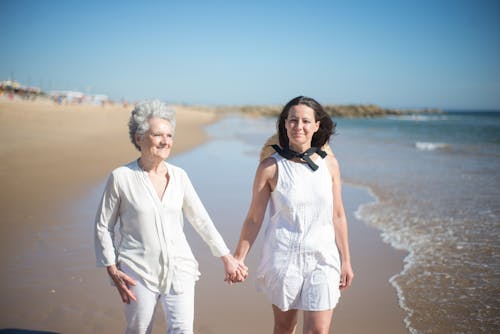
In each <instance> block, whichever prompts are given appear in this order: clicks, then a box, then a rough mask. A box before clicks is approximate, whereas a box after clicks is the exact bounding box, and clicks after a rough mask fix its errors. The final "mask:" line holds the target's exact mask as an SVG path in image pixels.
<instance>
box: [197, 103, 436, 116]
mask: <svg viewBox="0 0 500 334" xmlns="http://www.w3.org/2000/svg"><path fill="white" fill-rule="evenodd" d="M190 108H192V109H200V110H211V111H214V112H219V113H231V112H233V113H234V112H238V113H242V114H244V115H249V116H268V117H276V116H278V115H279V113H280V112H281V109H282V106H278V105H242V106H215V107H208V106H190ZM324 108H325V111H326V112H327V113H328V114H329V115H330V116H333V117H353V118H354V117H381V116H387V115H408V114H422V113H426V114H436V113H441V112H442V111H441V110H439V109H429V108H428V109H391V108H382V107H379V106H377V105H374V104H351V105H324Z"/></svg>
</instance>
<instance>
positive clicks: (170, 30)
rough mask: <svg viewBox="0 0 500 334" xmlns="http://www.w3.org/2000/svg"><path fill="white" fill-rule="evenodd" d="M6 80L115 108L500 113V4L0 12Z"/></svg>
mask: <svg viewBox="0 0 500 334" xmlns="http://www.w3.org/2000/svg"><path fill="white" fill-rule="evenodd" d="M0 29H1V30H0V31H1V33H0V48H1V51H0V80H3V79H8V78H10V77H11V76H14V79H16V80H18V81H20V82H21V83H23V84H25V85H27V84H31V85H34V86H41V87H42V88H43V89H44V90H56V89H71V90H78V91H82V92H85V93H91V94H97V93H102V94H107V95H109V96H110V97H111V98H114V99H120V98H122V97H123V98H126V99H128V100H139V99H149V98H159V99H162V100H166V101H171V102H185V103H203V104H267V103H272V104H283V103H285V102H286V101H288V100H289V99H290V98H292V97H295V96H297V95H302V94H303V95H309V96H312V97H314V98H316V99H318V100H319V101H320V102H322V103H334V104H347V103H375V104H378V105H380V106H384V107H407V108H421V107H437V108H444V109H457V108H458V109H500V1H496V0H489V1H488V0H419V1H416V0H415V1H410V0H398V1H396V0H393V1H391V0H376V1H371V0H370V1H368V0H367V1H356V0H349V1H340V0H339V1H336V0H330V1H328V0H327V1H314V0H313V1H274V0H267V1H259V0H252V1H250V0H248V1H236V0H233V1H210V0H207V1H189V0H188V1H133V2H132V1H130V2H127V1H116V2H115V1H41V0H33V1H23V0H16V1H7V0H2V1H0Z"/></svg>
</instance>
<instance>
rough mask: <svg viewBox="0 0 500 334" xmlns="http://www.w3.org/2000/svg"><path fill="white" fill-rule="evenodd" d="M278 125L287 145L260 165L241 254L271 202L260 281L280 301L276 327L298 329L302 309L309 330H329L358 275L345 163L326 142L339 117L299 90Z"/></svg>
mask: <svg viewBox="0 0 500 334" xmlns="http://www.w3.org/2000/svg"><path fill="white" fill-rule="evenodd" d="M277 125H278V138H279V145H272V147H273V148H274V150H275V151H276V152H275V153H274V154H273V155H272V156H269V157H267V158H265V159H263V160H262V161H261V163H260V164H259V166H258V167H257V172H256V175H255V179H254V185H253V197H252V202H251V204H250V209H249V212H248V215H247V217H246V219H245V222H244V224H243V227H242V231H241V237H240V241H239V243H238V246H237V248H236V252H235V257H236V258H237V259H239V260H242V261H243V260H244V259H245V257H246V256H247V254H248V252H249V251H250V248H251V246H252V244H253V243H254V241H255V239H256V238H257V234H258V233H259V230H260V227H261V225H262V222H263V220H264V214H265V211H266V207H267V206H268V203H269V210H270V213H269V223H268V226H267V229H266V234H265V239H264V247H263V250H262V257H261V259H260V264H259V267H258V269H257V273H256V285H257V288H258V290H259V291H261V292H263V293H265V294H266V295H267V297H268V299H269V301H270V302H271V303H272V309H273V314H274V333H294V332H295V327H296V325H297V318H298V312H299V310H301V311H303V312H304V313H303V316H304V318H303V319H304V329H303V332H304V333H328V331H329V328H330V322H331V318H332V314H333V309H334V307H335V306H336V304H337V301H338V299H339V297H340V290H343V289H346V288H348V287H349V286H350V285H351V282H352V279H353V277H354V274H353V271H352V268H351V260H350V254H349V242H348V238H347V221H346V216H345V212H344V206H343V204H342V192H341V180H340V171H339V164H338V162H337V159H336V158H335V156H334V155H333V154H332V153H331V151H330V152H329V154H327V152H324V151H323V150H322V149H321V148H322V147H324V146H325V145H327V144H328V141H329V139H330V136H331V135H332V134H333V133H334V130H335V123H333V121H332V120H331V118H330V117H329V116H328V115H327V114H326V112H325V111H324V109H323V107H322V106H321V105H320V104H319V103H318V102H317V101H315V100H314V99H312V98H309V97H304V96H299V97H296V98H294V99H292V100H291V101H290V102H288V103H287V104H286V106H285V107H284V108H283V110H282V112H281V114H280V116H279V118H278V121H277ZM240 279H242V277H240V276H239V272H238V273H237V277H236V279H235V281H238V280H240Z"/></svg>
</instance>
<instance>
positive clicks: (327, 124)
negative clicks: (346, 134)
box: [276, 96, 337, 148]
mask: <svg viewBox="0 0 500 334" xmlns="http://www.w3.org/2000/svg"><path fill="white" fill-rule="evenodd" d="M299 104H302V105H305V106H308V107H309V108H311V109H312V110H314V118H315V121H316V122H317V121H319V129H318V131H316V133H314V135H313V137H312V141H311V146H313V147H320V148H321V147H323V145H325V144H326V143H328V142H329V141H330V136H331V135H333V134H335V127H336V126H337V124H336V123H335V122H334V121H333V120H332V119H331V117H330V116H328V114H327V113H326V111H325V109H324V108H323V106H322V105H321V104H319V102H318V101H316V100H315V99H313V98H310V97H307V96H297V97H296V98H294V99H292V100H290V101H289V102H288V103H287V104H286V105H285V106H284V107H283V110H282V111H281V113H280V115H279V117H278V120H277V122H276V126H277V128H278V137H279V143H280V146H281V147H288V135H287V134H286V128H285V120H286V119H287V117H288V113H289V112H290V109H291V108H292V107H293V106H297V105H299Z"/></svg>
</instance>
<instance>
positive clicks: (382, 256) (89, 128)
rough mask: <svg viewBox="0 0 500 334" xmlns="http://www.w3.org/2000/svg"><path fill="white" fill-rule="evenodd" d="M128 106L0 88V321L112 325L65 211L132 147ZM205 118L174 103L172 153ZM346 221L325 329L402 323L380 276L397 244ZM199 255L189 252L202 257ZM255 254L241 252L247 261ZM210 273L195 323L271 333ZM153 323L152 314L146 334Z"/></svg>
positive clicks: (391, 265) (255, 303)
mask: <svg viewBox="0 0 500 334" xmlns="http://www.w3.org/2000/svg"><path fill="white" fill-rule="evenodd" d="M130 109H131V108H130V107H129V108H123V107H122V106H116V107H105V108H103V107H100V106H99V107H89V106H85V107H84V106H58V105H54V104H53V103H51V102H22V101H14V102H11V101H6V100H3V99H1V98H0V127H1V131H0V139H1V145H0V157H1V161H2V164H1V165H0V182H1V183H0V184H1V186H2V191H1V202H0V203H1V210H0V235H1V239H0V261H1V262H0V265H1V268H2V274H1V279H2V280H1V282H2V285H1V290H0V293H1V295H2V298H0V330H2V329H4V328H18V329H29V330H39V331H41V330H45V331H55V332H60V333H120V332H122V331H123V328H124V319H123V314H122V307H121V306H120V300H119V298H118V296H117V295H116V292H115V291H114V289H113V288H112V287H111V286H110V285H109V284H108V283H107V277H106V274H105V272H104V271H103V270H102V269H100V268H95V267H94V253H93V236H92V233H91V231H92V228H91V224H92V222H89V225H87V226H85V227H84V228H81V227H80V226H79V225H76V224H75V223H74V221H77V220H78V217H75V212H76V213H77V214H78V210H91V211H95V208H93V207H92V208H85V205H83V208H84V209H78V208H76V209H75V206H78V204H75V203H79V202H81V201H84V200H85V198H86V197H88V196H89V192H91V191H95V187H96V185H98V184H99V183H102V181H103V180H104V179H105V178H106V176H107V175H108V174H109V172H110V171H111V170H112V169H113V168H114V167H117V166H119V165H121V164H124V163H126V162H129V161H131V160H132V159H135V158H136V157H137V156H138V152H136V151H135V149H134V148H133V146H132V144H131V143H130V142H129V139H128V135H127V130H126V129H127V128H126V123H127V121H128V116H129V112H130ZM217 117H218V116H217V115H216V114H214V113H213V112H200V111H195V110H190V109H189V108H179V109H178V113H177V130H176V138H175V144H174V153H179V152H182V151H185V150H189V149H191V148H194V147H195V146H196V145H199V144H202V143H203V142H204V141H205V140H207V137H206V135H205V133H204V132H203V126H204V125H206V124H208V123H210V122H213V121H215V120H216V119H217ZM99 195H100V194H95V196H99ZM346 196H347V198H346V199H344V201H345V202H346V208H347V211H348V212H352V211H354V210H355V208H356V207H357V206H358V205H359V204H360V203H362V202H363V201H367V200H368V198H367V197H366V194H365V193H364V192H362V191H360V190H359V189H356V188H349V190H348V191H347V194H346ZM363 196H364V197H366V198H364V197H363ZM242 210H246V208H242ZM90 214H92V213H89V212H85V215H86V216H88V215H90ZM349 219H350V222H351V224H350V226H351V227H350V229H351V248H352V253H353V254H352V256H353V261H354V267H355V271H356V274H357V277H356V279H355V282H354V285H353V288H352V289H351V290H349V291H347V292H346V293H345V294H344V295H343V297H342V301H341V304H340V305H339V307H338V309H337V310H336V311H335V315H334V320H333V323H334V325H333V329H334V331H335V332H336V333H406V332H407V331H406V330H405V328H404V326H403V323H402V319H403V312H402V311H401V309H400V308H399V307H398V305H397V298H396V292H395V290H394V289H393V288H392V287H391V286H390V285H389V283H388V278H389V277H390V276H391V275H393V274H395V273H397V272H398V271H400V270H401V266H402V256H403V255H404V254H402V253H400V252H396V251H394V250H393V249H392V248H390V247H389V246H387V245H385V244H383V243H382V242H381V241H380V238H379V236H378V232H377V231H376V230H373V229H370V228H368V227H366V226H365V225H364V224H362V223H360V222H359V221H356V220H355V218H354V217H352V216H350V217H349ZM221 232H222V231H221ZM223 234H224V233H223ZM231 244H232V243H231ZM209 257H210V255H209V254H207V255H206V257H205V255H202V257H201V258H199V259H198V260H199V262H200V263H203V262H205V263H206V262H207V261H209V260H208V258H209ZM210 261H213V259H211V260H210ZM256 261H257V259H255V258H254V259H250V260H249V263H248V265H249V266H250V268H255V262H256ZM221 277H222V268H221V267H217V268H214V270H212V271H209V272H206V271H205V272H204V275H203V277H202V279H201V280H200V281H199V283H198V287H197V297H196V320H195V329H196V332H197V333H269V332H271V328H272V313H271V308H270V306H269V305H268V304H267V302H266V301H265V298H264V297H263V296H260V295H259V294H257V293H256V292H255V289H254V287H253V284H252V283H251V282H245V283H244V285H242V286H239V287H238V286H236V287H231V288H230V289H229V288H227V287H226V286H224V285H223V284H220V280H221ZM228 289H229V290H228ZM163 327H164V321H163V320H162V317H157V321H156V323H155V328H154V333H161V332H162V331H161V329H163ZM298 332H300V331H298ZM332 332H333V331H332Z"/></svg>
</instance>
